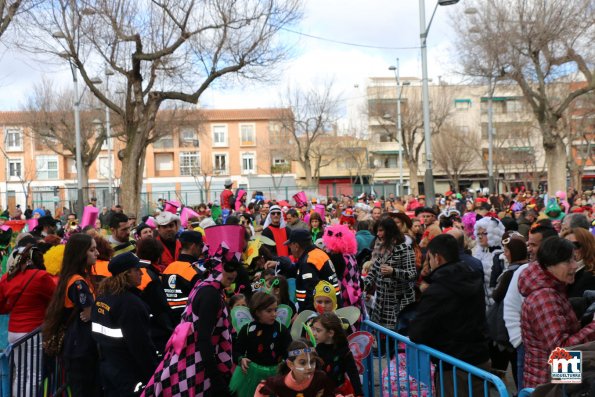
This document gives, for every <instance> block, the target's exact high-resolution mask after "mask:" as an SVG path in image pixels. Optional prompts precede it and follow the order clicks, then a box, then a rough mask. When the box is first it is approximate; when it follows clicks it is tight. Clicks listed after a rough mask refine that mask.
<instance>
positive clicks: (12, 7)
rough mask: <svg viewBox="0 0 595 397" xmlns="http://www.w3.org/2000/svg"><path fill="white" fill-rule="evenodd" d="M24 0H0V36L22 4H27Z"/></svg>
mask: <svg viewBox="0 0 595 397" xmlns="http://www.w3.org/2000/svg"><path fill="white" fill-rule="evenodd" d="M28 5H29V4H27V1H24V0H0V37H2V35H3V34H4V33H5V32H6V30H7V29H8V26H10V24H11V22H12V20H13V19H14V18H15V16H16V15H17V13H18V12H19V11H20V10H22V8H23V6H28Z"/></svg>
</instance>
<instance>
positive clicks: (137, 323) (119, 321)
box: [91, 290, 159, 394]
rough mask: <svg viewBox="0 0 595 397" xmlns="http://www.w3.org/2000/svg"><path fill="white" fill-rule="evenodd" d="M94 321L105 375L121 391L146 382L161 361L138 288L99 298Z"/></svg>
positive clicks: (95, 305)
mask: <svg viewBox="0 0 595 397" xmlns="http://www.w3.org/2000/svg"><path fill="white" fill-rule="evenodd" d="M91 321H92V330H93V339H95V341H97V343H98V345H99V347H100V350H101V353H100V354H101V357H102V363H101V370H102V373H103V374H104V376H107V377H109V378H110V379H109V381H110V382H111V384H112V385H114V386H115V387H116V388H117V389H118V390H119V391H120V392H121V394H122V393H123V392H124V391H128V390H134V389H135V387H136V385H137V384H138V383H139V382H141V383H143V384H146V383H147V382H148V381H149V379H150V378H151V375H153V371H155V368H156V367H157V364H159V361H158V359H157V354H156V352H155V346H154V345H153V342H152V341H151V336H150V331H149V329H150V322H149V311H148V310H147V306H146V304H145V303H144V302H143V301H142V300H141V299H140V298H139V297H138V296H137V293H136V292H135V290H130V291H126V292H124V293H123V294H120V295H105V296H100V297H98V298H97V300H96V301H95V304H94V305H93V310H92V312H91ZM110 375H111V376H110Z"/></svg>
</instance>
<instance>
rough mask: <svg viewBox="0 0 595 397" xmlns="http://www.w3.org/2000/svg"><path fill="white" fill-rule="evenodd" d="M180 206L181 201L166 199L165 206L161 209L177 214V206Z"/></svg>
mask: <svg viewBox="0 0 595 397" xmlns="http://www.w3.org/2000/svg"><path fill="white" fill-rule="evenodd" d="M181 206H182V203H180V202H179V201H176V200H167V201H166V202H165V208H163V210H164V211H167V212H171V213H172V214H177V213H178V208H180V207H181Z"/></svg>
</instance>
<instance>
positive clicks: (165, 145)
mask: <svg viewBox="0 0 595 397" xmlns="http://www.w3.org/2000/svg"><path fill="white" fill-rule="evenodd" d="M173 147H174V137H173V136H171V135H164V136H162V137H161V138H159V139H158V140H157V141H156V142H155V143H154V144H153V148H156V149H171V148H173Z"/></svg>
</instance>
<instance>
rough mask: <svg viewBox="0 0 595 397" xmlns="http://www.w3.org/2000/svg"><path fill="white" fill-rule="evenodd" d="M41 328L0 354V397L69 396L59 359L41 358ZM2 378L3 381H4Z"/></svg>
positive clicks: (42, 354) (43, 356)
mask: <svg viewBox="0 0 595 397" xmlns="http://www.w3.org/2000/svg"><path fill="white" fill-rule="evenodd" d="M41 342H42V339H41V328H37V329H36V330H34V331H32V332H30V333H28V334H27V335H25V336H23V337H22V338H20V339H18V340H17V341H16V342H15V343H13V344H11V345H9V346H8V348H7V349H6V350H5V351H4V353H2V357H1V358H2V362H3V363H4V364H5V365H3V366H2V367H1V369H2V371H1V372H2V377H3V380H5V382H4V384H5V385H6V386H7V387H3V388H2V397H9V396H10V397H38V396H42V397H62V396H69V395H70V394H69V393H68V390H67V384H66V379H65V373H64V369H63V366H62V363H61V360H60V359H59V358H50V357H47V356H45V355H44V353H43V349H42V344H41ZM5 378H6V379H5Z"/></svg>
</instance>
